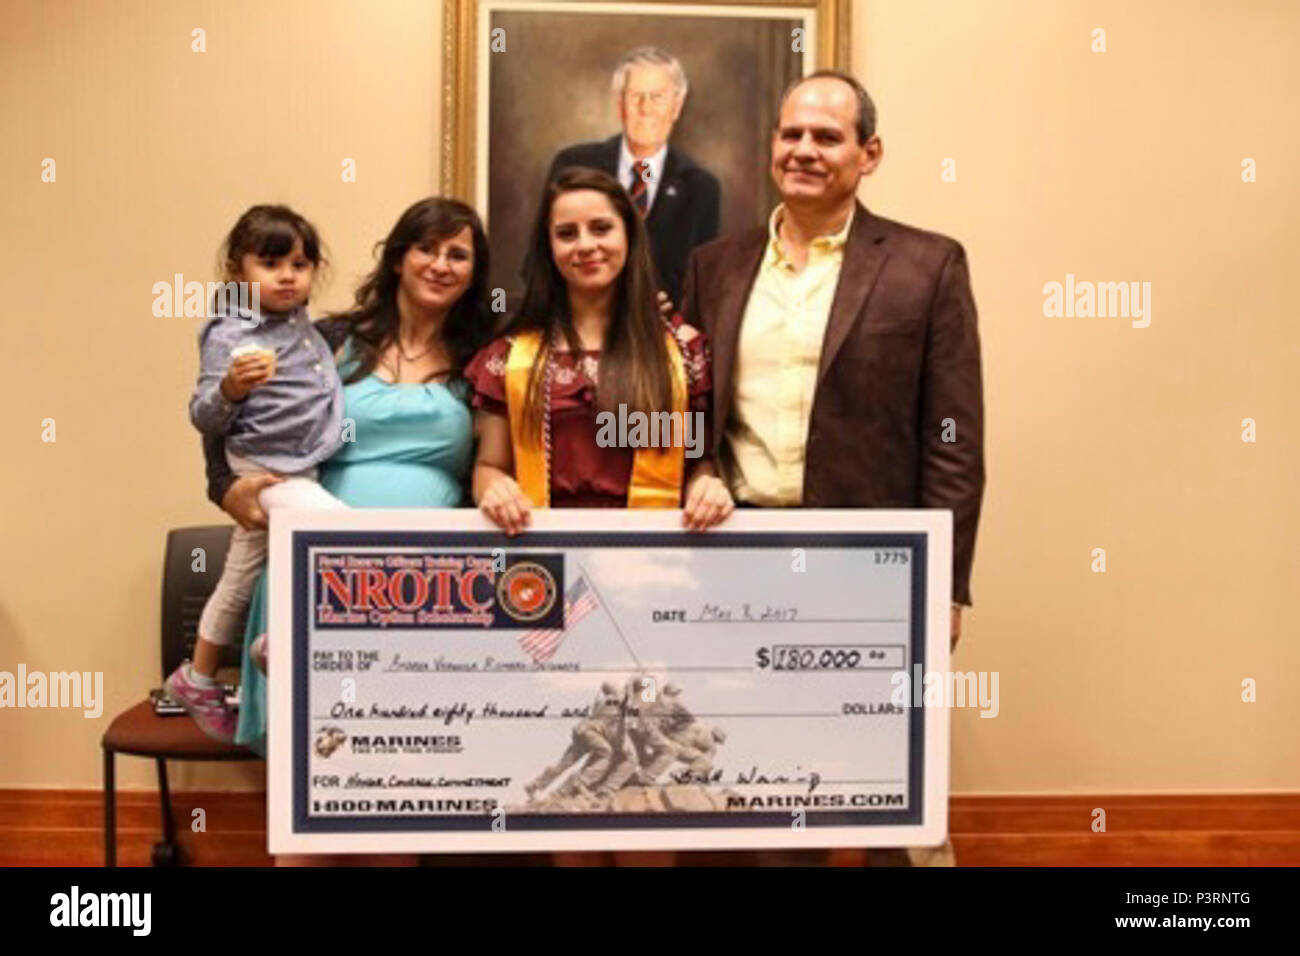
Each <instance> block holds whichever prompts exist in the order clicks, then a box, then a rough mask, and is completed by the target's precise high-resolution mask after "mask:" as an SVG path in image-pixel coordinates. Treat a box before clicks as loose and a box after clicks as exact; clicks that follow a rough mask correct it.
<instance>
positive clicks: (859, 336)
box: [683, 70, 984, 862]
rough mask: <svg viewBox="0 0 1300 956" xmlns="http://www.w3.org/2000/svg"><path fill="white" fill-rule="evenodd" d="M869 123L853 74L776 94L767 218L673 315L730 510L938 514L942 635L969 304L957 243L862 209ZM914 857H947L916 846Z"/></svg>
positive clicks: (969, 554) (972, 345)
mask: <svg viewBox="0 0 1300 956" xmlns="http://www.w3.org/2000/svg"><path fill="white" fill-rule="evenodd" d="M875 125H876V111H875V106H874V105H873V104H872V102H871V98H870V97H869V96H868V95H867V91H866V90H865V89H863V88H862V86H861V84H860V83H858V81H857V80H855V79H854V78H853V77H852V76H849V75H848V74H844V73H838V72H835V71H826V70H823V71H818V72H816V73H814V74H812V75H811V76H809V77H807V78H805V79H803V80H801V81H799V82H797V83H796V84H794V85H793V86H792V87H791V88H790V89H789V90H787V91H786V94H785V97H784V99H783V100H782V104H781V110H780V116H779V119H778V121H777V128H776V130H775V132H774V133H773V138H772V166H771V174H772V178H773V179H774V180H775V182H776V185H777V188H778V189H779V190H780V193H781V199H782V202H781V204H780V205H779V206H777V208H776V209H775V210H774V211H773V213H772V217H771V220H770V221H769V223H768V225H767V226H766V227H760V228H757V229H754V230H751V231H749V232H744V233H739V234H736V235H732V236H728V237H725V238H722V239H719V240H717V241H715V242H712V243H710V244H708V245H705V246H702V247H700V248H698V249H697V250H696V251H695V253H694V254H693V255H692V257H691V260H690V263H689V265H688V267H687V276H686V286H685V293H684V302H683V312H684V315H685V318H686V321H687V322H689V323H690V324H692V325H694V326H696V327H699V328H703V329H704V330H705V331H707V332H708V334H709V338H710V340H711V341H712V345H713V380H714V432H713V433H714V435H715V436H716V440H717V442H718V447H717V449H716V450H717V453H718V461H719V463H720V465H721V467H722V471H723V475H724V476H725V479H726V481H727V483H728V485H729V486H730V488H731V491H732V494H733V496H734V497H735V499H736V501H737V503H738V504H741V505H745V504H749V505H755V506H760V507H808V508H948V509H951V511H952V514H953V569H952V587H953V592H952V612H951V622H950V624H951V636H952V641H953V644H954V646H955V644H956V641H957V637H958V635H959V633H960V629H961V608H962V605H965V604H969V603H970V569H971V560H972V558H973V555H974V551H975V528H976V524H977V523H978V520H979V509H980V499H981V496H982V494H983V490H984V453H983V444H984V423H983V394H982V385H981V379H980V353H979V335H978V331H977V329H976V315H975V302H974V299H973V297H972V295H971V289H970V278H969V275H968V273H967V267H966V256H965V253H964V252H963V250H962V247H961V246H960V245H959V244H958V243H957V242H955V241H953V240H952V239H948V238H946V237H944V236H940V235H937V234H935V233H930V232H923V231H921V230H919V229H914V228H912V227H910V226H905V225H902V224H901V223H897V222H892V221H890V220H888V219H882V218H880V217H879V216H874V215H872V214H871V213H870V212H868V211H867V209H866V207H864V206H863V205H862V204H861V203H859V202H858V200H857V189H858V185H859V183H860V182H861V180H862V178H863V177H864V176H868V175H870V174H871V173H872V172H873V171H874V170H875V168H876V166H877V165H878V164H879V163H880V158H881V156H882V147H881V143H880V137H879V136H877V135H876V132H875ZM889 856H890V854H888V853H884V854H878V855H876V856H873V860H879V861H880V862H884V861H885V860H886V858H888V857H889ZM926 856H938V857H940V858H943V856H944V854H942V853H939V854H931V853H930V852H929V851H925V852H924V853H923V852H922V851H920V850H916V851H913V852H912V857H913V858H921V857H926ZM947 858H948V860H949V861H950V860H951V852H950V850H949V852H948V853H947ZM903 859H905V857H904V856H903V855H902V854H901V853H895V854H894V855H893V860H892V862H902V861H903Z"/></svg>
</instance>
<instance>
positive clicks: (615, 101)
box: [440, 0, 849, 304]
mask: <svg viewBox="0 0 1300 956" xmlns="http://www.w3.org/2000/svg"><path fill="white" fill-rule="evenodd" d="M443 14H444V50H443V55H444V70H443V91H442V92H443V99H442V106H443V143H442V154H441V183H440V186H441V191H442V193H443V194H444V195H448V196H455V197H457V198H460V199H463V200H465V201H466V202H469V203H470V204H471V205H473V206H474V208H475V209H477V210H478V211H479V213H480V214H481V215H482V216H483V218H484V220H485V222H486V225H487V228H488V231H489V234H490V236H491V239H492V259H493V261H492V270H491V285H492V286H493V287H495V288H503V289H505V290H506V292H507V296H508V298H509V300H510V301H511V302H512V303H513V302H515V301H517V298H516V297H517V295H518V294H519V292H520V291H521V289H522V278H521V276H522V272H521V269H522V264H523V263H524V260H525V258H526V255H527V252H528V247H529V242H530V238H531V232H532V229H533V225H534V221H535V218H536V215H537V209H538V205H539V202H540V200H541V198H542V192H543V189H544V187H545V185H546V182H547V179H548V177H549V176H551V175H553V174H555V173H557V172H558V171H559V168H561V167H562V166H565V165H583V166H592V167H596V168H603V169H604V170H605V171H606V172H609V173H610V174H612V175H616V176H617V177H618V178H619V179H620V181H621V182H622V183H623V185H624V186H625V187H627V188H628V189H629V192H631V193H633V194H634V195H636V180H635V178H634V177H635V176H636V175H637V174H638V173H639V174H640V176H641V178H642V179H643V180H644V181H645V182H646V183H647V184H648V188H647V189H646V190H644V192H645V193H646V195H645V196H643V197H638V198H639V201H640V203H641V204H643V205H644V207H645V208H643V210H642V211H643V212H644V213H645V222H646V226H647V231H648V232H649V234H650V239H651V246H652V252H653V254H654V258H655V260H656V267H657V270H658V272H659V273H660V278H661V286H662V287H664V288H665V289H666V290H667V291H669V293H670V294H672V295H674V297H675V298H676V295H677V294H678V293H679V292H680V283H681V278H682V274H683V272H684V264H685V260H686V258H687V256H689V253H690V250H691V248H693V247H694V246H695V245H699V244H702V243H703V242H705V241H708V240H709V239H711V238H713V237H714V236H716V235H720V234H723V233H726V232H730V231H734V230H736V229H743V228H746V227H749V226H753V225H757V224H761V223H762V222H764V221H765V220H766V217H767V215H768V214H769V212H770V211H771V209H772V208H773V207H774V206H775V204H776V202H777V194H776V190H775V187H774V186H773V184H772V181H771V177H770V175H769V174H768V161H769V150H770V142H771V134H772V129H773V127H774V125H775V122H776V111H777V105H778V102H779V99H780V96H781V93H782V91H783V90H784V89H785V87H786V86H787V85H788V84H789V83H790V82H792V81H793V80H795V79H797V78H799V77H800V76H804V75H806V74H808V73H810V72H812V71H813V70H815V69H820V68H825V67H835V68H847V66H848V51H849V22H848V17H849V0H789V2H784V0H783V2H777V0H722V2H713V3H676V2H659V0H624V2H615V3H609V2H594V0H592V2H588V0H444V11H443ZM629 58H631V60H630V63H629ZM642 160H644V163H643V164H641V165H632V166H631V168H629V165H630V164H637V163H640V162H641V161H642ZM651 167H653V171H652V168H651ZM679 304H680V303H679Z"/></svg>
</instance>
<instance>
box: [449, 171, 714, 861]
mask: <svg viewBox="0 0 1300 956" xmlns="http://www.w3.org/2000/svg"><path fill="white" fill-rule="evenodd" d="M528 262H529V264H528V268H527V275H526V285H525V292H524V298H523V301H522V303H521V305H520V307H519V310H518V312H517V313H516V314H515V316H514V317H513V319H512V320H511V321H510V323H509V324H508V325H507V327H506V330H505V333H504V334H503V335H502V337H501V338H499V339H497V340H496V341H495V342H493V343H492V344H490V345H489V346H487V347H486V348H485V349H483V350H482V351H481V352H479V354H478V355H477V356H476V357H475V358H474V360H473V361H472V362H471V363H470V365H469V367H468V368H467V369H466V372H465V376H466V378H467V379H468V380H469V381H470V384H471V386H472V387H473V390H474V396H473V406H474V408H475V415H474V430H475V435H476V437H477V438H478V452H477V456H476V459H475V464H474V474H473V495H474V501H475V503H476V504H477V505H478V507H479V508H480V509H481V510H482V511H483V513H484V514H485V515H486V516H487V517H488V518H490V519H491V520H492V521H493V522H495V523H496V524H497V525H498V526H499V527H500V528H502V530H504V531H505V532H506V533H507V534H516V533H518V532H520V531H522V530H523V529H524V528H526V527H527V526H528V524H529V518H530V515H531V512H532V509H534V508H548V507H549V508H682V509H683V512H682V520H683V524H684V525H685V526H686V527H687V528H689V529H692V530H703V529H705V528H708V527H711V526H712V525H715V524H717V523H718V522H719V521H722V520H723V519H724V518H726V517H727V516H728V515H729V514H731V511H732V509H733V507H734V504H733V502H732V499H731V495H730V493H729V492H728V490H727V487H726V485H725V484H724V483H723V482H722V481H721V480H720V479H719V478H718V477H717V476H716V474H715V470H714V463H713V459H712V455H711V452H712V436H711V435H710V434H709V432H708V429H709V427H710V426H709V424H708V423H709V421H710V415H709V411H710V401H711V397H712V394H711V393H712V382H711V374H710V370H709V356H708V347H707V342H706V340H705V338H704V336H703V335H702V334H701V333H699V332H698V331H697V330H695V329H692V328H690V327H688V326H684V325H681V324H680V322H676V323H674V322H673V321H671V320H665V319H664V318H663V316H662V315H661V314H660V310H659V306H658V303H657V301H656V289H655V281H654V267H653V265H652V264H651V260H650V251H649V242H648V239H647V236H646V232H645V227H644V225H643V224H642V222H641V217H640V215H639V214H638V213H637V211H636V208H635V207H634V206H633V205H632V202H631V200H630V199H629V198H628V195H627V193H626V191H625V190H624V189H623V187H622V186H621V185H619V183H618V182H617V181H616V180H615V179H613V178H612V177H610V176H608V175H606V174H605V173H602V172H599V171H597V170H592V169H585V168H580V167H579V168H570V169H566V170H564V171H562V172H561V173H560V174H559V175H558V176H557V177H556V178H555V179H554V180H552V182H551V183H549V184H548V185H547V187H546V191H545V194H544V195H543V198H542V203H541V208H540V210H539V212H538V216H537V222H536V226H535V228H534V231H533V242H532V246H531V252H530V255H529V260H528ZM620 406H622V408H620ZM664 411H668V412H672V413H680V414H675V415H673V417H674V418H675V419H677V420H678V421H682V422H685V420H686V416H688V415H690V416H692V424H694V423H695V422H699V423H700V431H699V432H697V433H696V434H695V435H694V438H693V439H692V445H693V448H692V452H693V455H698V457H687V454H686V452H687V448H685V447H683V445H684V444H685V443H684V442H683V443H682V444H677V445H669V446H668V447H662V443H661V447H637V448H633V447H620V446H619V445H617V444H616V443H608V442H598V441H597V435H598V431H599V429H598V420H597V416H598V414H600V413H602V412H609V413H612V414H613V415H614V416H615V417H616V419H619V418H622V414H621V413H625V414H630V413H631V412H642V413H644V414H646V415H647V416H649V415H651V414H653V413H656V412H664ZM697 412H698V413H701V414H699V415H696V414H695V413H697ZM681 434H682V435H683V436H685V435H686V434H688V433H687V432H686V430H685V429H683V430H682V432H681ZM672 856H673V854H622V853H620V854H617V857H618V859H619V861H620V862H635V863H647V862H661V863H662V862H671V860H672ZM559 862H562V863H564V862H573V863H591V862H599V855H595V857H593V855H592V854H561V855H559Z"/></svg>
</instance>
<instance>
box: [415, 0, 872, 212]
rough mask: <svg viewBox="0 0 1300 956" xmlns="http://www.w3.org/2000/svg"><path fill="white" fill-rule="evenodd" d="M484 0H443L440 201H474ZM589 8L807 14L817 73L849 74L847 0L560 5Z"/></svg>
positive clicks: (593, 0)
mask: <svg viewBox="0 0 1300 956" xmlns="http://www.w3.org/2000/svg"><path fill="white" fill-rule="evenodd" d="M482 2H483V0H443V34H442V40H443V44H442V57H443V61H442V62H443V70H442V148H441V150H440V153H439V187H440V192H441V194H442V195H444V196H449V197H455V198H457V199H462V200H464V201H466V202H469V203H473V202H474V201H475V192H476V176H477V172H478V171H477V168H476V163H477V161H478V156H477V155H476V153H477V145H478V141H479V140H478V135H479V131H478V128H477V124H478V121H479V117H478V111H477V82H478V75H479V63H478V55H479V53H480V47H481V42H480V40H481V38H480V37H479V25H478V20H479V17H478V11H479V7H480V5H481V4H482ZM575 2H576V3H579V4H582V3H589V4H591V6H592V7H593V12H595V10H596V8H600V7H603V8H606V9H608V8H610V7H627V8H635V7H638V6H647V7H649V6H655V7H660V8H662V7H665V6H673V7H693V8H701V9H705V8H717V9H725V8H727V7H746V8H772V9H773V11H774V12H776V11H777V10H792V9H794V10H800V11H810V12H812V13H814V14H815V16H816V25H817V29H816V34H815V40H814V44H813V57H814V61H815V64H816V67H817V68H822V67H831V68H835V69H848V68H849V59H850V50H851V44H850V37H851V32H850V31H851V24H850V10H851V0H713V2H711V3H681V2H678V0H620V2H618V3H608V2H603V0H565V6H566V7H569V8H572V6H573V4H574V3H575Z"/></svg>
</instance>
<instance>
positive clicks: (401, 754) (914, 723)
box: [270, 511, 949, 852]
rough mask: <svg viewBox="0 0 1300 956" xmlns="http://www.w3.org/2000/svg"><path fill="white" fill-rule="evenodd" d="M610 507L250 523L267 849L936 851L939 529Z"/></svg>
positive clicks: (943, 564) (814, 516)
mask: <svg viewBox="0 0 1300 956" xmlns="http://www.w3.org/2000/svg"><path fill="white" fill-rule="evenodd" d="M616 517H617V518H618V519H619V520H618V521H613V520H610V519H609V517H608V516H605V515H601V514H599V513H594V512H593V513H587V514H584V515H582V516H581V520H580V521H579V522H578V524H579V525H580V527H578V528H576V529H575V528H574V527H573V524H574V519H575V515H573V514H569V515H565V516H564V518H565V528H564V529H561V528H559V527H558V525H556V524H555V521H554V518H553V516H552V515H550V514H547V513H539V514H538V515H536V516H535V521H536V524H535V527H534V529H533V530H532V531H531V532H530V533H529V535H528V536H527V544H526V545H523V546H520V547H513V546H512V543H510V542H507V544H506V546H504V547H502V546H501V542H502V539H501V537H500V535H499V534H497V533H496V532H495V531H486V530H484V526H483V524H482V522H481V519H480V518H479V516H477V515H474V514H469V515H456V514H450V513H448V514H438V513H430V512H396V511H395V512H388V513H385V514H384V515H383V516H382V521H383V522H384V524H383V526H382V527H378V528H376V527H375V526H374V525H375V523H376V522H377V520H380V519H377V518H376V515H375V514H374V513H372V514H369V515H365V514H362V513H359V512H356V513H348V512H339V513H338V514H328V515H327V514H319V513H318V514H308V513H305V512H304V513H299V514H296V515H294V516H293V517H292V519H291V520H289V521H286V522H285V523H284V524H283V525H277V528H276V529H275V532H274V533H273V541H272V554H273V557H272V568H273V573H275V574H279V575H282V576H283V577H284V578H285V583H284V584H283V585H282V586H280V587H278V588H276V589H275V593H276V594H277V595H283V596H285V597H286V598H289V597H290V596H291V597H292V600H283V601H279V602H278V603H277V604H276V605H274V606H273V609H272V619H271V629H272V640H273V641H275V642H276V646H277V647H291V648H292V652H291V654H292V658H291V662H290V663H289V664H288V665H287V666H286V668H285V669H280V670H278V672H273V674H272V676H271V681H272V685H271V701H272V713H271V717H272V721H273V726H283V732H282V733H280V734H278V735H276V734H272V735H271V740H272V749H271V754H270V757H271V761H272V763H273V764H275V763H276V762H277V761H279V762H282V763H283V764H284V769H285V772H284V774H283V776H282V777H278V776H277V775H276V774H272V775H271V777H270V779H271V780H272V781H274V780H276V779H283V780H285V781H288V784H287V785H285V786H281V787H274V786H273V787H272V790H271V816H272V844H273V850H274V851H276V852H280V851H290V850H295V849H302V850H311V849H320V850H330V849H338V850H356V849H363V848H364V849H368V850H374V851H380V850H386V849H389V848H392V847H397V846H399V845H401V846H404V847H406V849H407V850H408V851H409V850H411V849H425V848H427V849H430V850H435V849H448V850H451V849H466V848H475V847H481V848H496V849H540V848H548V849H564V848H574V849H581V848H585V847H587V846H592V845H596V844H599V845H601V846H605V847H617V848H629V849H631V848H639V847H647V848H648V847H681V846H694V847H702V846H716V847H726V846H741V845H751V846H752V845H771V846H799V845H803V846H816V845H831V844H838V845H846V841H848V842H850V843H852V842H856V843H857V844H859V845H864V846H865V845H889V844H891V843H893V844H897V843H898V841H900V840H903V841H912V844H913V845H919V844H920V843H922V842H924V841H926V840H933V841H935V842H941V840H942V836H943V829H944V827H945V825H946V819H945V816H944V811H945V800H944V799H943V797H942V788H943V786H945V785H946V769H947V768H946V762H945V761H946V733H947V712H946V711H945V710H943V709H936V708H933V707H929V706H912V705H911V700H910V699H909V700H908V701H907V702H905V703H898V702H897V700H898V695H897V694H896V693H895V684H896V681H894V680H893V678H894V676H895V675H897V674H899V673H904V674H910V673H911V672H912V668H913V667H914V666H921V667H924V668H931V667H935V666H939V667H942V666H943V664H944V663H946V660H945V658H946V651H947V647H946V643H945V640H944V639H945V637H946V633H945V632H944V631H943V629H942V627H939V628H928V627H927V621H934V620H937V621H938V622H940V624H941V625H942V624H945V623H946V618H945V615H944V612H946V604H945V603H944V600H943V599H944V596H945V595H947V593H948V585H947V580H946V574H947V570H948V567H949V565H948V563H947V553H946V549H947V537H946V535H947V532H948V524H947V520H948V519H947V516H946V515H942V514H936V513H927V512H872V513H870V514H867V513H854V512H837V513H836V514H835V516H834V517H835V520H834V521H833V522H830V521H827V520H826V516H825V514H824V513H818V512H802V513H799V514H773V513H763V514H752V515H750V514H744V515H737V518H738V520H737V521H735V522H734V530H731V529H729V530H727V531H726V532H720V533H717V534H710V535H707V536H702V535H688V534H685V533H683V532H682V531H681V529H680V526H679V525H677V524H675V523H674V522H672V521H671V518H672V517H673V516H671V515H654V514H644V515H640V514H638V515H628V514H620V515H618V516H616ZM666 519H667V520H666ZM422 526H424V527H422ZM828 527H833V528H834V529H835V530H825V529H826V528H828ZM792 532H797V534H792ZM795 540H797V541H798V542H799V546H800V547H801V548H802V549H804V550H805V552H806V554H807V556H808V557H807V562H808V566H809V568H810V569H811V570H810V571H809V572H807V573H802V572H796V571H793V570H792V562H791V542H792V541H795ZM845 580H852V581H853V582H854V586H853V587H852V588H851V589H846V588H844V587H843V584H842V582H843V581H845ZM290 581H292V584H290V583H289V582H290ZM936 595H937V598H936ZM930 605H934V607H931V606H930ZM931 631H933V632H934V633H930V632H931ZM917 703H918V704H919V703H920V702H919V701H918V702H917ZM322 734H324V735H325V737H327V738H328V740H329V744H330V746H328V747H321V746H319V745H318V741H319V740H320V739H322ZM277 740H278V741H280V742H281V744H280V746H279V747H278V748H277V746H276V745H275V741H277ZM941 742H942V744H943V745H942V746H940V743H941Z"/></svg>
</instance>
